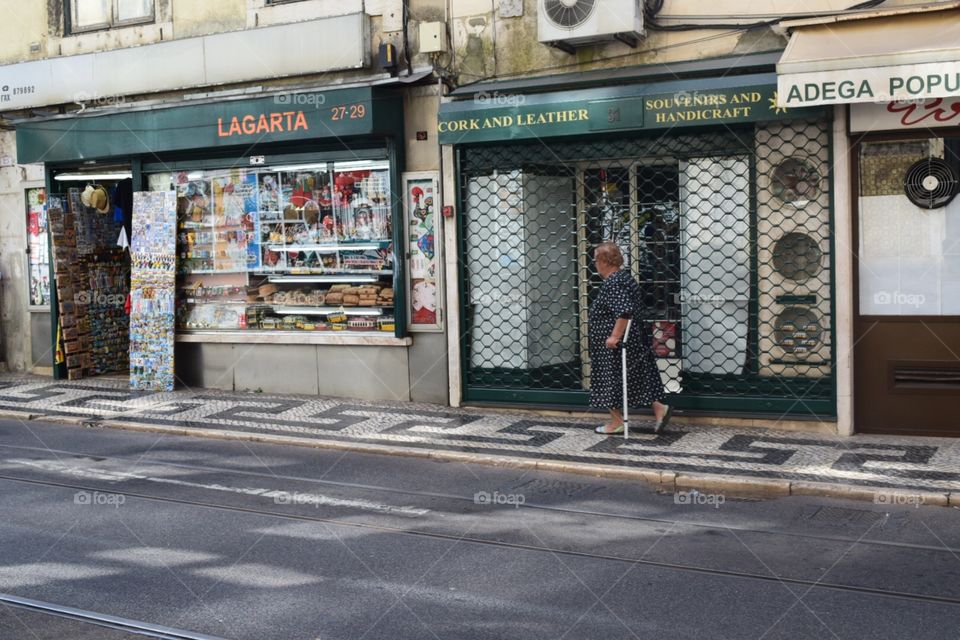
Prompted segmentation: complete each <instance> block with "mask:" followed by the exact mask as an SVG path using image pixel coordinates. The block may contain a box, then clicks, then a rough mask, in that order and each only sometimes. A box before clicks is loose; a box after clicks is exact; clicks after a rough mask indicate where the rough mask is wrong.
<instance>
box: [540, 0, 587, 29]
mask: <svg viewBox="0 0 960 640" xmlns="http://www.w3.org/2000/svg"><path fill="white" fill-rule="evenodd" d="M596 8H597V0H543V11H544V14H545V15H546V16H547V18H548V19H549V20H550V22H552V23H553V24H555V25H557V26H558V27H563V28H564V29H573V28H574V27H579V26H580V25H581V24H583V23H584V22H586V21H587V18H589V17H590V14H592V13H593V11H594V9H596Z"/></svg>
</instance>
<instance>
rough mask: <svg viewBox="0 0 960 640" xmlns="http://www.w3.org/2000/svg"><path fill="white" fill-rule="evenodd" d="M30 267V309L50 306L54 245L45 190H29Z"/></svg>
mask: <svg viewBox="0 0 960 640" xmlns="http://www.w3.org/2000/svg"><path fill="white" fill-rule="evenodd" d="M26 201H27V266H28V269H27V270H28V272H29V274H30V275H29V284H30V306H34V307H45V310H49V307H50V243H49V236H48V233H49V225H48V223H47V193H46V190H45V189H42V188H38V189H27V191H26Z"/></svg>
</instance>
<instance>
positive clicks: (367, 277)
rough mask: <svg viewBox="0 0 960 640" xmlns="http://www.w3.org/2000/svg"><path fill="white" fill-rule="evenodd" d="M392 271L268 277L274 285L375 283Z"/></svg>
mask: <svg viewBox="0 0 960 640" xmlns="http://www.w3.org/2000/svg"><path fill="white" fill-rule="evenodd" d="M392 275H393V271H371V272H370V273H364V274H360V273H339V274H329V275H313V274H304V275H283V276H269V278H268V279H269V281H270V282H272V283H274V284H282V283H284V282H293V283H314V282H317V283H324V282H331V283H337V282H377V281H378V280H379V279H380V277H381V276H392Z"/></svg>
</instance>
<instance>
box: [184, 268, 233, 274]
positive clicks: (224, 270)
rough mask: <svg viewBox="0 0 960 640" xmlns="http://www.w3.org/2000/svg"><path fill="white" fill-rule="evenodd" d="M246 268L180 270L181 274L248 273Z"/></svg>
mask: <svg viewBox="0 0 960 640" xmlns="http://www.w3.org/2000/svg"><path fill="white" fill-rule="evenodd" d="M246 272H247V270H246V269H185V270H182V271H180V274H181V275H197V274H201V275H203V274H212V273H246Z"/></svg>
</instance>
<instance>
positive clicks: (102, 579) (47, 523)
mask: <svg viewBox="0 0 960 640" xmlns="http://www.w3.org/2000/svg"><path fill="white" fill-rule="evenodd" d="M0 514H2V519H0V594H2V595H0V639H2V640H6V639H8V638H11V639H13V638H15V639H18V640H19V639H21V638H22V639H38V640H39V639H43V640H46V639H47V638H77V639H80V640H87V638H91V639H93V638H96V639H98V640H99V639H103V640H127V639H128V638H139V637H163V636H158V635H156V634H155V635H153V636H150V635H146V636H144V635H141V634H140V632H139V631H137V630H135V629H134V630H130V629H126V630H110V629H104V628H100V627H95V626H93V625H92V624H91V620H89V619H88V620H86V621H81V620H78V619H76V618H72V617H70V616H67V617H63V616H62V615H52V614H51V613H50V612H49V611H44V610H24V609H22V608H20V607H14V606H12V605H10V604H6V603H5V602H4V598H8V597H19V598H29V599H31V600H35V601H39V602H42V603H48V604H49V605H51V606H53V607H57V606H61V607H62V606H65V607H71V608H74V609H77V610H81V611H84V612H88V614H87V615H89V616H90V618H91V619H92V621H96V618H97V616H101V615H105V616H113V617H116V618H122V619H125V620H128V621H135V622H141V623H145V624H148V625H162V626H164V627H167V628H171V629H176V630H182V632H181V635H171V636H167V637H191V634H193V637H200V636H203V635H205V636H208V637H216V638H229V639H231V640H241V639H251V640H252V639H256V640H264V639H273V638H276V639H282V640H294V639H307V640H315V639H320V638H322V639H324V640H327V639H335V638H344V639H351V640H357V639H364V640H366V639H371V640H372V639H375V638H384V639H390V640H397V639H404V638H443V639H446V638H456V639H458V640H466V639H474V638H477V639H479V638H523V639H525V640H529V639H536V638H544V639H547V638H549V639H551V640H555V639H558V638H571V639H572V638H589V639H599V638H602V639H616V638H624V639H630V638H657V639H681V638H691V639H693V638H696V639H698V640H702V639H714V638H716V639H723V638H730V639H737V640H742V639H744V638H758V639H761V638H762V639H771V640H772V639H781V638H782V639H790V640H798V639H802V638H816V639H818V640H819V639H821V638H838V639H839V638H842V639H846V638H857V639H860V638H870V639H880V638H890V639H901V638H911V640H919V639H925V638H930V639H936V640H943V639H944V638H956V637H958V634H960V632H958V628H960V511H958V510H957V509H948V508H944V507H930V506H922V505H909V504H906V505H889V504H872V503H863V502H844V501H836V500H821V499H815V498H799V497H792V498H786V499H780V500H772V501H750V500H737V499H734V498H732V497H728V496H722V495H697V496H689V495H683V496H674V495H659V494H657V493H656V492H654V491H653V490H652V489H651V488H650V487H648V486H646V485H643V484H638V483H635V482H628V481H618V480H607V479H600V478H590V477H584V476H574V475H563V474H556V473H541V472H532V471H529V470H520V469H509V468H494V467H489V466H482V465H468V464H458V463H442V462H435V461H428V460H422V459H417V458H402V457H389V456H374V455H362V454H354V453H343V452H336V451H324V450H320V449H309V448H299V447H282V446H275V445H263V444H256V443H244V442H232V441H221V440H202V439H196V438H186V437H174V436H161V435H152V434H143V433H131V432H124V431H115V430H104V429H84V428H80V427H70V426H62V425H52V424H41V423H34V422H30V423H28V424H23V423H19V422H16V421H0ZM144 633H147V632H144Z"/></svg>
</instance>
